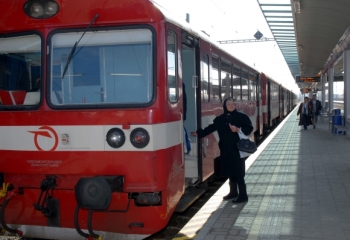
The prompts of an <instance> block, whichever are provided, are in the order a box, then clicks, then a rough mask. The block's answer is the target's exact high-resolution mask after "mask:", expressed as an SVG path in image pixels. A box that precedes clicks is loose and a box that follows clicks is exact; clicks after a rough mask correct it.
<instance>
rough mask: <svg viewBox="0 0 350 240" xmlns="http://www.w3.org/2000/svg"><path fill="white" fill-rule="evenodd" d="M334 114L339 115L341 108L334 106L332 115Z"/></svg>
mask: <svg viewBox="0 0 350 240" xmlns="http://www.w3.org/2000/svg"><path fill="white" fill-rule="evenodd" d="M336 115H341V109H338V108H336V109H333V110H332V116H336Z"/></svg>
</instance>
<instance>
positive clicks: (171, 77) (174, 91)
mask: <svg viewBox="0 0 350 240" xmlns="http://www.w3.org/2000/svg"><path fill="white" fill-rule="evenodd" d="M176 53H177V42H176V35H175V33H173V32H168V97H169V101H170V102H177V100H178V94H179V93H178V88H177V86H178V84H177V79H178V78H177V64H176V63H177V54H176Z"/></svg>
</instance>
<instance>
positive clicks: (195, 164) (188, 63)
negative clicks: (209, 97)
mask: <svg viewBox="0 0 350 240" xmlns="http://www.w3.org/2000/svg"><path fill="white" fill-rule="evenodd" d="M181 39H182V45H181V62H182V65H181V68H182V82H183V86H182V87H183V90H184V94H183V96H184V99H183V100H184V103H185V105H186V107H184V108H185V109H187V111H186V119H184V128H185V129H186V132H187V135H188V139H187V144H186V139H184V159H185V187H189V186H194V185H197V184H200V183H201V182H202V178H203V177H202V171H203V170H202V159H201V157H200V154H198V152H199V146H198V144H197V138H195V137H191V136H190V132H193V131H196V130H197V129H198V127H199V125H198V117H197V116H198V114H200V112H201V106H200V97H198V94H197V93H198V92H199V89H198V88H199V79H200V76H199V74H200V53H199V40H198V39H197V38H195V37H194V36H192V35H190V34H189V33H187V32H185V31H183V32H182V36H181ZM184 115H185V114H184ZM199 120H200V118H199ZM188 147H190V149H189V148H188ZM198 186H199V185H198ZM198 186H197V187H196V188H191V191H188V192H186V193H185V194H184V195H183V196H182V198H181V200H180V202H179V204H178V206H177V208H176V210H175V211H176V212H183V211H185V210H186V209H187V207H189V206H190V205H191V204H192V203H193V202H194V201H196V200H197V199H198V198H199V197H200V196H201V195H202V194H203V193H205V191H206V188H203V187H201V186H199V187H198Z"/></svg>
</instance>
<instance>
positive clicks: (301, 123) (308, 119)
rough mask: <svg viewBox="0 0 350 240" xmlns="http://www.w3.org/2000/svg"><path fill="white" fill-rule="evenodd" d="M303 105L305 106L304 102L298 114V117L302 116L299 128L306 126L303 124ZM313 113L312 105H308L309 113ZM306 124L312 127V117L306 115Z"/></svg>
mask: <svg viewBox="0 0 350 240" xmlns="http://www.w3.org/2000/svg"><path fill="white" fill-rule="evenodd" d="M303 105H304V103H303V102H302V103H300V105H299V109H298V112H297V115H300V118H299V126H302V125H304V124H303V120H302V118H303V114H302V111H303V110H302V109H303ZM311 111H312V110H311V104H310V103H309V104H308V112H311ZM306 123H307V124H306V125H307V126H309V125H312V120H311V117H310V116H309V115H308V114H307V115H306Z"/></svg>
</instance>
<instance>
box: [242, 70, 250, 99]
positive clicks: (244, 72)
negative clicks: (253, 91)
mask: <svg viewBox="0 0 350 240" xmlns="http://www.w3.org/2000/svg"><path fill="white" fill-rule="evenodd" d="M248 93H249V85H248V72H247V70H245V69H243V70H242V100H249V99H248V98H249V97H248V96H249V95H248Z"/></svg>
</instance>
